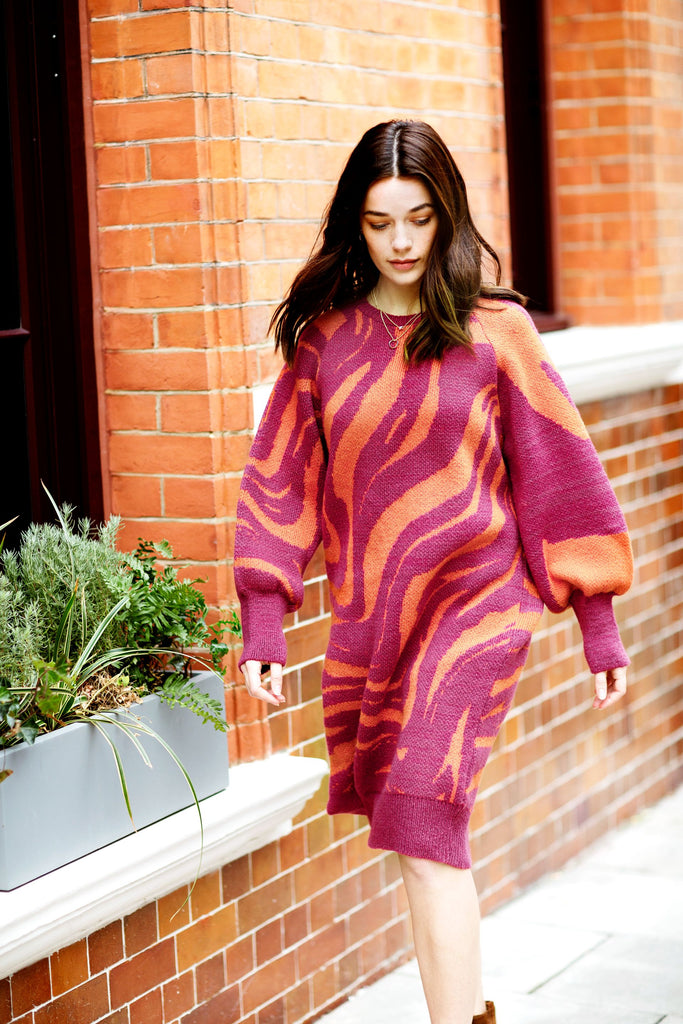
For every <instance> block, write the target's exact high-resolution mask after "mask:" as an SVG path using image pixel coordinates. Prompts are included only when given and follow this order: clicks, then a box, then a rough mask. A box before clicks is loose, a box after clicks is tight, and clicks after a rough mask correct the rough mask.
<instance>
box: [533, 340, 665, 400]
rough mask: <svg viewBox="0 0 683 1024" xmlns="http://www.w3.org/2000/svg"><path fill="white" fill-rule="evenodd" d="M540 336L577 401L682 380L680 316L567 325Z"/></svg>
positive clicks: (626, 393) (620, 393)
mask: <svg viewBox="0 0 683 1024" xmlns="http://www.w3.org/2000/svg"><path fill="white" fill-rule="evenodd" d="M541 337H542V339H543V343H544V345H545V346H546V348H547V349H548V352H549V353H550V356H551V358H552V360H553V362H554V363H555V366H556V367H557V369H558V371H559V373H560V374H561V376H562V377H563V378H564V380H565V382H566V384H567V387H568V388H569V391H570V394H571V396H572V398H573V399H574V401H575V402H576V403H577V404H579V403H580V402H593V401H597V400H600V399H603V398H614V397H616V396H618V395H630V394H634V393H635V392H637V391H646V390H648V389H649V388H656V387H661V386H662V385H665V384H674V383H679V382H680V381H683V320H677V321H669V322H667V323H658V324H637V325H633V326H631V325H626V326H621V327H569V328H567V329H566V330H564V331H549V332H548V333H547V334H543V335H541Z"/></svg>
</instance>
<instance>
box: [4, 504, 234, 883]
mask: <svg viewBox="0 0 683 1024" xmlns="http://www.w3.org/2000/svg"><path fill="white" fill-rule="evenodd" d="M53 505H54V502H53ZM55 511H56V513H57V518H58V524H33V525H31V526H30V527H29V529H28V530H26V531H25V533H24V534H23V535H22V539H21V544H20V548H19V550H18V551H17V552H11V551H3V550H0V889H5V890H6V889H12V888H15V887H16V886H17V885H21V884H23V883H24V882H26V881H29V880H30V879H32V878H35V877H38V876H39V875H40V874H44V873H45V872H46V871H50V870H53V869H54V868H56V867H59V866H61V865H62V864H65V863H68V862H69V861H71V860H74V859H75V858H77V857H80V856H82V855H83V854H85V853H88V852H91V851H92V850H95V849H98V848H99V847H101V846H104V845H106V844H107V843H109V842H112V841H114V840H115V839H119V838H121V837H122V836H124V835H128V834H129V833H130V832H132V831H134V830H135V829H136V828H141V827H143V826H145V825H148V824H151V823H152V822H153V821H156V820H159V819H160V818H163V817H166V816H167V815H168V814H171V813H174V812H175V811H177V810H180V809H182V808H184V807H187V806H189V805H191V804H192V803H193V802H194V803H195V804H196V805H197V807H198V809H199V803H198V801H199V800H201V799H202V798H203V797H206V796H209V795H211V794H213V793H215V792H218V791H220V790H222V789H224V788H225V786H226V785H227V767H228V762H227V743H226V741H225V736H224V732H225V730H226V728H227V726H226V722H225V708H224V700H223V680H222V669H221V663H222V659H223V656H224V654H225V653H226V650H227V646H226V644H225V643H224V641H223V633H224V631H226V630H227V631H229V632H232V633H234V634H236V635H239V632H240V627H239V620H238V619H237V616H236V615H235V613H234V612H233V613H232V615H231V616H230V618H229V619H228V620H225V621H220V622H217V623H215V624H213V625H210V624H209V623H208V621H207V613H208V609H207V606H206V602H205V599H204V597H203V595H202V593H201V591H200V590H199V589H198V588H197V584H198V583H199V582H200V581H199V580H196V579H195V580H186V579H182V578H181V577H180V576H179V573H178V570H177V569H176V568H175V567H174V566H171V565H168V564H166V565H165V566H164V567H162V566H161V565H160V560H164V561H166V560H168V559H170V558H171V557H172V551H171V549H170V547H169V546H168V544H166V543H165V542H161V543H160V544H154V543H151V542H148V541H140V543H139V545H138V547H137V549H136V551H135V552H133V553H124V552H120V551H118V550H117V548H116V538H117V533H118V529H119V522H118V520H117V519H116V518H115V517H112V518H111V519H110V520H109V521H108V522H107V523H106V524H105V525H103V526H102V527H100V528H99V530H97V531H94V530H93V528H92V525H91V524H90V523H89V522H88V521H87V520H83V521H81V522H80V523H75V522H74V518H73V512H72V510H71V509H69V508H68V507H63V508H62V509H58V508H57V506H56V505H55ZM0 529H1V528H0ZM196 650H205V651H208V658H209V661H208V662H206V661H203V659H202V658H199V657H197V656H196V655H190V654H189V653H188V652H191V651H196ZM193 663H197V664H200V665H202V666H203V667H204V668H205V669H206V671H202V672H192V671H191V665H192V664H193ZM200 821H201V812H200Z"/></svg>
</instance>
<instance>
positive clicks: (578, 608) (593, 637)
mask: <svg viewBox="0 0 683 1024" xmlns="http://www.w3.org/2000/svg"><path fill="white" fill-rule="evenodd" d="M613 597H614V595H613V594H593V596H592V597H586V595H585V594H582V593H581V591H579V590H575V591H574V593H573V594H572V596H571V605H572V607H573V609H574V613H575V615H576V618H577V620H578V623H579V626H580V627H581V632H582V634H583V650H584V654H585V655H586V661H587V662H588V667H589V669H590V670H591V672H593V673H595V672H607V671H608V670H609V669H611V668H620V667H625V666H626V665H630V664H631V661H630V658H629V656H628V654H627V653H626V650H625V648H624V645H623V643H622V642H621V637H620V636H619V627H618V626H617V623H616V619H615V618H614V609H613V608H612V599H613Z"/></svg>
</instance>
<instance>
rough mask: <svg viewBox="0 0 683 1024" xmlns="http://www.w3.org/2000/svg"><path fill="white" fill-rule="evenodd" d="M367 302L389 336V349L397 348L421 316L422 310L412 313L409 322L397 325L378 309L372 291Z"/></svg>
mask: <svg viewBox="0 0 683 1024" xmlns="http://www.w3.org/2000/svg"><path fill="white" fill-rule="evenodd" d="M373 299H374V300H375V301H374V302H373V301H372V300H373ZM368 302H370V304H371V305H373V306H374V307H375V309H376V310H377V312H378V313H379V316H380V320H381V321H382V326H383V327H384V330H385V331H386V332H387V334H388V335H389V348H398V345H399V342H400V341H401V340H402V339H403V338H404V337H405V336H406V334H408V333H409V332H410V329H411V328H412V327H413V325H414V324H415V323H416V322H417V321H418V320H419V319H420V317H421V316H422V310H420V311H419V312H418V313H413V315H412V316H411V318H410V320H407V321H406V322H405V323H404V324H397V323H396V321H395V320H392V319H391V317H390V316H389V314H388V313H385V312H384V310H383V309H380V307H379V306H378V305H377V297H376V296H375V292H374V289H373V290H372V291H371V292H370V294H369V295H368ZM387 321H388V323H387ZM389 324H391V328H390V327H389ZM392 328H393V330H392Z"/></svg>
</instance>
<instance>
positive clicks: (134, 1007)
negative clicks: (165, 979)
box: [129, 988, 164, 1024]
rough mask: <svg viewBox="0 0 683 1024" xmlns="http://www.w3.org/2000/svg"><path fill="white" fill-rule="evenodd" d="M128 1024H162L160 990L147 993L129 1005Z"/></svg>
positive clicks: (162, 1014) (162, 1013)
mask: <svg viewBox="0 0 683 1024" xmlns="http://www.w3.org/2000/svg"><path fill="white" fill-rule="evenodd" d="M129 1013H130V1024H164V1012H163V1006H162V1001H161V989H158V988H157V989H154V991H153V992H148V993H147V995H144V996H142V998H141V999H136V1000H135V1002H134V1003H131V1004H130V1008H129Z"/></svg>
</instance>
